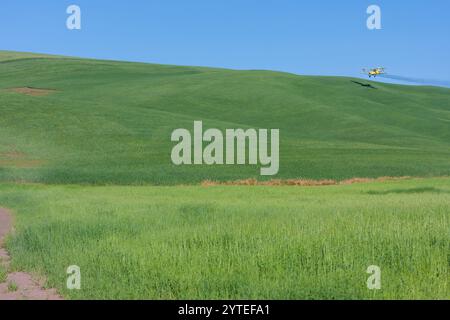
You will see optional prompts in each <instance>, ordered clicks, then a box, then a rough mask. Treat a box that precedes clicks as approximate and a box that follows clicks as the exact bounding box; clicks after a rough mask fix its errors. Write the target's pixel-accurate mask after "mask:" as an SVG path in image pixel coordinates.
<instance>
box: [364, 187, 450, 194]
mask: <svg viewBox="0 0 450 320" xmlns="http://www.w3.org/2000/svg"><path fill="white" fill-rule="evenodd" d="M366 193H367V194H371V195H386V194H415V193H450V191H447V190H442V189H436V188H434V187H423V188H412V189H393V190H386V191H375V190H371V191H367V192H366Z"/></svg>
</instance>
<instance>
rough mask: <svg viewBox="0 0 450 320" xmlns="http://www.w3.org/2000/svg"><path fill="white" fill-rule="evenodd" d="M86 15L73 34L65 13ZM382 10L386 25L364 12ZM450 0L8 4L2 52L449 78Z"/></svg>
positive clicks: (0, 25)
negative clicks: (370, 25)
mask: <svg viewBox="0 0 450 320" xmlns="http://www.w3.org/2000/svg"><path fill="white" fill-rule="evenodd" d="M71 4H76V5H79V6H80V7H81V11H82V29H81V30H72V31H70V30H68V29H67V28H66V19H67V17H68V14H67V13H66V9H67V7H68V6H69V5H71ZM370 4H377V5H379V6H380V7H381V10H382V30H369V29H367V27H366V20H367V17H368V15H367V13H366V9H367V7H368V6H369V5H370ZM449 39H450V1H449V0H410V1H406V0H395V1H394V0H370V1H367V0H343V1H335V0H311V1H303V0H190V1H188V0H127V1H124V0H110V1H107V0H71V1H66V0H57V1H55V0H39V1H29V0H1V3H0V49H3V50H14V51H29V52H40V53H54V54H63V55H72V56H81V57H91V58H105V59H115V60H131V61H144V62H154V63H164V64H176V65H197V66H214V67H225V68H234V69H270V70H279V71H288V72H293V73H298V74H312V75H348V76H362V75H361V71H360V70H361V68H362V67H372V66H373V67H376V66H385V67H387V68H388V71H389V72H390V73H393V74H397V75H402V76H408V77H416V78H425V79H440V80H450V79H449V78H450V61H449V57H450V41H449Z"/></svg>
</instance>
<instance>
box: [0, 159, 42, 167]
mask: <svg viewBox="0 0 450 320" xmlns="http://www.w3.org/2000/svg"><path fill="white" fill-rule="evenodd" d="M44 163H45V161H43V160H0V167H16V168H35V167H40V166H42V165H43V164H44Z"/></svg>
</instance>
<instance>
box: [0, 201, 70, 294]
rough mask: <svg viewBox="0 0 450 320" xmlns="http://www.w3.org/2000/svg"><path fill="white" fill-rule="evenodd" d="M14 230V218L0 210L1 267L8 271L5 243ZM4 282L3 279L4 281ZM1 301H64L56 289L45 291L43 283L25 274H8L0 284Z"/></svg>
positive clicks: (8, 259)
mask: <svg viewBox="0 0 450 320" xmlns="http://www.w3.org/2000/svg"><path fill="white" fill-rule="evenodd" d="M11 230H12V217H11V215H10V214H9V212H8V211H7V210H5V209H2V208H0V267H1V269H2V270H5V269H6V270H8V268H9V262H10V256H9V254H8V252H7V251H6V250H5V248H3V241H4V239H5V237H6V235H7V234H8V233H10V232H11ZM2 280H3V279H2ZM0 300H62V297H61V296H60V295H58V293H57V292H56V290H55V289H44V288H43V285H42V283H41V282H38V281H36V280H35V279H33V277H32V276H31V275H30V274H28V273H25V272H13V273H8V274H7V276H6V280H5V282H3V283H0Z"/></svg>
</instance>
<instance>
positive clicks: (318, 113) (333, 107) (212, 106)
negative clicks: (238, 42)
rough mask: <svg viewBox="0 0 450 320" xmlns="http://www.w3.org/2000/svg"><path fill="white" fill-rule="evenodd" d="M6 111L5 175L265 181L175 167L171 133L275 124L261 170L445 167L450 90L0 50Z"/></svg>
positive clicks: (385, 171) (387, 172) (426, 172)
mask: <svg viewBox="0 0 450 320" xmlns="http://www.w3.org/2000/svg"><path fill="white" fill-rule="evenodd" d="M30 88H34V89H43V90H41V91H39V90H38V91H36V90H32V89H30ZM0 115H1V116H0V181H27V182H42V183H57V184H58V183H95V184H187V183H197V182H200V181H202V180H205V179H210V180H235V179H245V178H258V179H263V178H262V177H260V176H259V166H181V167H177V166H175V165H173V164H172V163H171V159H170V152H171V149H172V147H173V145H174V143H172V142H171V141H170V135H171V132H172V131H173V130H174V129H177V128H190V129H191V130H192V126H193V121H194V120H202V121H203V123H204V127H208V128H210V127H213V128H220V129H225V128H268V129H270V128H278V129H280V172H279V174H278V175H277V176H276V177H266V179H271V178H313V179H321V178H332V179H344V178H351V177H379V176H404V175H410V176H443V175H449V174H450V160H449V159H450V89H446V88H436V87H412V86H401V85H392V84H382V83H371V82H368V81H364V80H360V79H352V78H344V77H311V76H298V75H293V74H287V73H279V72H270V71H235V70H224V69H213V68H200V67H178V66H167V65H154V64H143V63H129V62H115V61H98V60H88V59H78V58H67V57H59V56H46V55H34V54H25V53H14V52H3V51H0Z"/></svg>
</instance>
